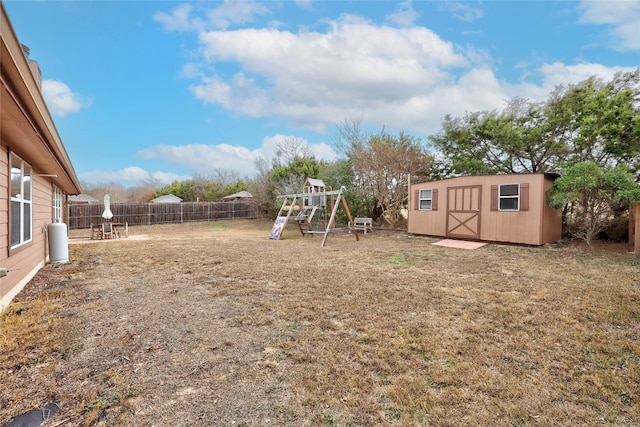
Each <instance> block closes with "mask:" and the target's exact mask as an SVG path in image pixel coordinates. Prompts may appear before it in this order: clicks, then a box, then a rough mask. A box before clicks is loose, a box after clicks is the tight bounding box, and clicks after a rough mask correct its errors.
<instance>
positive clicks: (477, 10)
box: [440, 1, 484, 22]
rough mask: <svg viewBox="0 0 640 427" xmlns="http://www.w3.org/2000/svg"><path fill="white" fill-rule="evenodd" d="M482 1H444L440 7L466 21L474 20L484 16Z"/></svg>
mask: <svg viewBox="0 0 640 427" xmlns="http://www.w3.org/2000/svg"><path fill="white" fill-rule="evenodd" d="M480 6H482V3H479V2H478V3H462V2H457V1H444V2H442V3H441V6H440V9H441V10H443V11H445V12H449V13H451V16H453V17H454V18H455V19H458V20H460V21H464V22H473V21H476V20H478V19H480V18H482V17H483V16H484V11H483V10H482V8H481V7H480Z"/></svg>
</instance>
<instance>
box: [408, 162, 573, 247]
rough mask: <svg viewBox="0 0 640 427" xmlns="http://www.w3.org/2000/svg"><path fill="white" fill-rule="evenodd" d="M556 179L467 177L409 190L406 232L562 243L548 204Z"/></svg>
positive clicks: (557, 212) (556, 218)
mask: <svg viewBox="0 0 640 427" xmlns="http://www.w3.org/2000/svg"><path fill="white" fill-rule="evenodd" d="M556 178H557V175H555V174H510V175H483V176H464V177H456V178H449V179H444V180H441V181H431V182H424V183H420V184H415V185H412V186H411V189H410V193H409V196H410V198H411V199H410V202H409V221H408V231H409V233H414V234H424V235H429V236H439V237H451V238H461V239H471V240H486V241H496V242H508V243H521V244H530V245H542V244H545V243H550V242H555V241H558V240H560V239H561V238H562V217H561V212H560V210H556V209H552V208H551V207H550V206H549V203H548V197H547V190H549V188H550V187H551V186H552V185H553V182H554V181H555V179H556Z"/></svg>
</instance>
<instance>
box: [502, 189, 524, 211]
mask: <svg viewBox="0 0 640 427" xmlns="http://www.w3.org/2000/svg"><path fill="white" fill-rule="evenodd" d="M512 186H515V187H516V188H517V193H516V194H515V195H512V194H508V195H503V194H502V188H503V187H512ZM521 195H522V190H521V188H520V183H511V184H498V210H499V211H500V212H518V211H519V210H520V205H521V203H520V196H521ZM503 200H505V201H506V200H515V201H516V207H515V208H503V207H502V201H503Z"/></svg>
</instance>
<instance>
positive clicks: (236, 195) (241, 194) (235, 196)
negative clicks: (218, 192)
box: [222, 191, 253, 200]
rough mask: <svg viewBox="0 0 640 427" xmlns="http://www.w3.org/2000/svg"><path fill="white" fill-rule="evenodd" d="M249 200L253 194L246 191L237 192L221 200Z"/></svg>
mask: <svg viewBox="0 0 640 427" xmlns="http://www.w3.org/2000/svg"><path fill="white" fill-rule="evenodd" d="M251 198H253V194H251V193H249V192H248V191H239V192H237V193H233V194H229V195H228V196H224V197H223V198H222V200H246V199H251Z"/></svg>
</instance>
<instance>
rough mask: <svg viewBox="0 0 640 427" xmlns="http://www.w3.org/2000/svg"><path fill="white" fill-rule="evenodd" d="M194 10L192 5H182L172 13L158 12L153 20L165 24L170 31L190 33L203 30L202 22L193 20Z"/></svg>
mask: <svg viewBox="0 0 640 427" xmlns="http://www.w3.org/2000/svg"><path fill="white" fill-rule="evenodd" d="M192 9H193V7H192V6H191V5H190V4H181V5H179V6H177V7H176V8H175V9H173V11H172V12H171V13H166V12H157V13H156V14H155V15H154V16H153V19H155V20H156V21H157V22H160V23H161V24H163V25H164V28H165V29H166V30H168V31H190V30H193V29H197V28H201V27H202V21H201V20H196V21H192V20H191V17H190V15H191V11H192Z"/></svg>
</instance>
